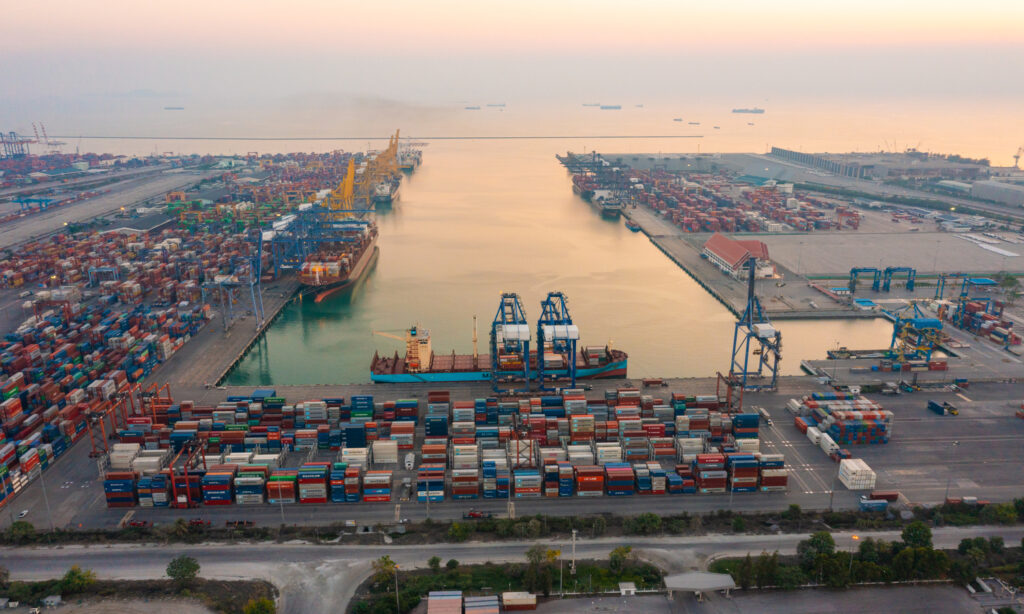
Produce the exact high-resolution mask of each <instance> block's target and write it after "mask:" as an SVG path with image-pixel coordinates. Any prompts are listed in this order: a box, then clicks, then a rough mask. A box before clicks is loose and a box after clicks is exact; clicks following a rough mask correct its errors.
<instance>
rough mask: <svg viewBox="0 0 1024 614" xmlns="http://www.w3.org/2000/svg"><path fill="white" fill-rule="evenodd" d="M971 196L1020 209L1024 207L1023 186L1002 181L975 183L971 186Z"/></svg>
mask: <svg viewBox="0 0 1024 614" xmlns="http://www.w3.org/2000/svg"><path fill="white" fill-rule="evenodd" d="M971 196H973V197H975V198H983V199H985V200H994V201H996V202H997V203H1003V204H1005V205H1013V206H1015V207H1021V206H1024V185H1020V184H1016V183H1003V182H1002V181H975V182H974V185H973V186H971Z"/></svg>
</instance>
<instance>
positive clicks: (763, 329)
mask: <svg viewBox="0 0 1024 614" xmlns="http://www.w3.org/2000/svg"><path fill="white" fill-rule="evenodd" d="M746 267H747V268H748V269H749V270H750V274H749V278H748V280H747V307H746V309H744V310H743V315H742V316H740V319H739V320H738V321H737V322H736V328H735V330H734V332H733V337H732V365H731V367H730V369H729V375H730V379H733V380H737V379H738V381H739V383H740V385H741V386H742V390H775V389H776V387H777V385H778V380H779V363H780V361H781V360H782V333H781V332H780V331H778V330H776V328H775V327H774V326H772V323H771V322H770V321H769V320H768V316H767V315H765V312H764V309H763V308H762V307H761V301H760V300H758V298H757V295H756V294H755V293H754V274H755V272H756V270H757V259H756V258H750V259H749V260H747V263H746ZM751 357H753V360H755V361H756V362H757V368H756V369H755V368H754V367H753V365H751V364H750V362H751V359H752V358H751ZM766 370H767V372H768V374H769V377H770V379H769V381H768V382H767V383H763V380H764V378H765V371H766ZM755 378H756V379H757V380H758V381H757V382H753V381H752V380H754V379H755Z"/></svg>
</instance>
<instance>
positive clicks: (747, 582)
mask: <svg viewBox="0 0 1024 614" xmlns="http://www.w3.org/2000/svg"><path fill="white" fill-rule="evenodd" d="M733 575H734V576H735V577H734V579H735V580H736V584H739V586H740V588H743V589H748V588H750V586H751V585H752V584H753V583H754V561H752V560H751V558H750V553H749V552H748V553H747V556H746V557H745V558H744V559H743V560H742V561H740V564H739V565H737V566H736V572H735V573H734V574H733Z"/></svg>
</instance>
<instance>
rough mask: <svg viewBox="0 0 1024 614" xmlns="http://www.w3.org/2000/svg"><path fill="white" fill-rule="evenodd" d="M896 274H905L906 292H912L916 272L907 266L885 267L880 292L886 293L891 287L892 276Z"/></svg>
mask: <svg viewBox="0 0 1024 614" xmlns="http://www.w3.org/2000/svg"><path fill="white" fill-rule="evenodd" d="M898 273H906V274H907V290H908V291H910V292H913V291H914V280H915V279H916V277H917V270H916V269H913V268H911V267H908V266H891V267H886V269H885V273H884V280H883V281H882V291H883V292H888V291H889V288H890V287H891V286H892V276H893V275H895V274H898Z"/></svg>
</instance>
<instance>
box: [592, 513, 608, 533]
mask: <svg viewBox="0 0 1024 614" xmlns="http://www.w3.org/2000/svg"><path fill="white" fill-rule="evenodd" d="M590 530H591V531H592V532H593V534H594V537H597V536H598V535H604V532H605V531H606V530H608V521H607V520H605V518H604V516H595V517H594V522H593V524H591V525H590Z"/></svg>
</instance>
